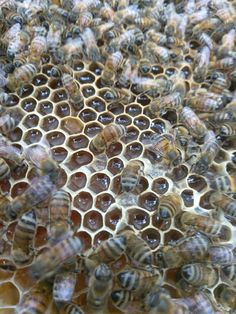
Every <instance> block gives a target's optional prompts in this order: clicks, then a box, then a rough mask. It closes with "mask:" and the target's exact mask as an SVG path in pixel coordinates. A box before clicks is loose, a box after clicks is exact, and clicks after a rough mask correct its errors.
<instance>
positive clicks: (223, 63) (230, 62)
mask: <svg viewBox="0 0 236 314" xmlns="http://www.w3.org/2000/svg"><path fill="white" fill-rule="evenodd" d="M209 66H210V68H213V69H219V70H232V69H233V68H234V66H235V59H234V58H232V57H225V58H223V59H219V60H215V61H211V62H210V65H209Z"/></svg>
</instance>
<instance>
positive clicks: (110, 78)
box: [101, 51, 123, 86]
mask: <svg viewBox="0 0 236 314" xmlns="http://www.w3.org/2000/svg"><path fill="white" fill-rule="evenodd" d="M122 63H123V55H122V53H121V52H120V51H116V52H114V53H112V54H111V55H109V56H108V58H107V60H106V62H105V66H104V69H103V71H102V75H101V80H102V83H103V84H104V85H108V86H110V85H112V84H114V81H115V78H116V74H117V70H118V69H119V68H120V67H121V65H122Z"/></svg>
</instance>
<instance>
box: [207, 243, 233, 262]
mask: <svg viewBox="0 0 236 314" xmlns="http://www.w3.org/2000/svg"><path fill="white" fill-rule="evenodd" d="M208 253H209V261H210V263H211V264H213V265H216V264H217V265H227V264H228V265H229V264H234V263H235V262H236V258H235V257H236V256H235V252H234V251H233V247H232V246H231V245H211V246H210V248H209V251H208Z"/></svg>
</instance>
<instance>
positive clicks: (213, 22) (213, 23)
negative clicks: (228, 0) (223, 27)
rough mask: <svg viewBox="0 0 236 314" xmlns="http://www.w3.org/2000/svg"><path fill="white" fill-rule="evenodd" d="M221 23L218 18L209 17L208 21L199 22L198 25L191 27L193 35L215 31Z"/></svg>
mask: <svg viewBox="0 0 236 314" xmlns="http://www.w3.org/2000/svg"><path fill="white" fill-rule="evenodd" d="M220 24H221V21H220V20H219V19H218V18H215V17H211V18H208V19H205V20H203V21H201V22H200V23H197V24H196V25H194V27H193V34H196V33H200V32H206V33H209V31H213V30H215V29H216V28H217V27H218V26H220Z"/></svg>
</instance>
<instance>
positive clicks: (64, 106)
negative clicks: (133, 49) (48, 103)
mask: <svg viewBox="0 0 236 314" xmlns="http://www.w3.org/2000/svg"><path fill="white" fill-rule="evenodd" d="M55 114H56V115H57V116H58V117H60V118H63V117H67V116H69V115H70V114H71V110H70V106H69V104H68V103H67V102H62V103H60V104H57V105H56V108H55Z"/></svg>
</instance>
